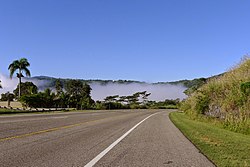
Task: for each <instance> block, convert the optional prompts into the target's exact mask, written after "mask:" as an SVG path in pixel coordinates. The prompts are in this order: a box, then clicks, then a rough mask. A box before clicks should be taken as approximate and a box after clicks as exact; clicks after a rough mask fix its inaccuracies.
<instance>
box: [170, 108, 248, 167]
mask: <svg viewBox="0 0 250 167" xmlns="http://www.w3.org/2000/svg"><path fill="white" fill-rule="evenodd" d="M170 119H171V120H172V121H173V123H174V124H175V125H176V126H177V127H178V128H179V129H180V130H181V131H182V132H183V134H184V135H185V136H186V137H187V138H189V139H190V140H191V141H192V142H193V143H194V144H195V145H196V146H197V147H198V148H199V149H200V150H201V152H202V153H204V154H205V155H206V156H207V157H208V158H209V159H210V160H212V161H213V162H214V163H215V164H216V165H217V166H219V167H223V166H232V167H235V166H240V167H241V166H243V167H244V166H248V167H249V166H250V135H244V134H241V133H235V132H232V131H229V130H225V129H223V128H221V127H218V126H216V125H214V124H210V123H207V122H199V121H197V120H192V119H190V118H189V117H188V116H187V115H186V114H184V113H180V112H172V113H170Z"/></svg>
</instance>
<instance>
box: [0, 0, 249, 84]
mask: <svg viewBox="0 0 250 167" xmlns="http://www.w3.org/2000/svg"><path fill="white" fill-rule="evenodd" d="M249 9H250V1H249V0H53V1H52V0H0V73H3V74H8V70H7V67H8V65H9V64H10V63H11V62H12V61H13V60H15V59H19V58H21V57H26V58H27V59H28V60H29V61H30V63H31V67H30V70H31V73H32V75H33V76H38V75H47V76H53V77H61V78H82V79H114V80H116V79H132V80H140V81H149V82H157V81H173V80H180V79H192V78H196V77H208V76H212V75H215V74H219V73H222V72H224V71H226V70H227V69H228V68H230V67H231V66H233V65H235V64H236V63H238V62H239V61H240V59H241V58H242V57H243V56H244V55H246V54H249V52H250V10H249Z"/></svg>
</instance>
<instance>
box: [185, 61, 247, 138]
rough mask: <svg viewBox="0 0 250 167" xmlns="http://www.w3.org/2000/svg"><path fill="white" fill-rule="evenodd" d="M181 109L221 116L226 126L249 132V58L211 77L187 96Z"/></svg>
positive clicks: (190, 113) (192, 114) (197, 113)
mask: <svg viewBox="0 0 250 167" xmlns="http://www.w3.org/2000/svg"><path fill="white" fill-rule="evenodd" d="M181 109H182V110H183V111H185V112H186V113H188V114H189V115H191V116H192V117H196V116H198V115H207V116H212V117H217V118H219V119H220V120H221V121H222V123H223V126H224V127H225V128H227V129H230V130H233V131H236V132H242V133H247V134H250V121H249V118H250V58H249V57H244V58H243V59H242V61H241V62H240V63H239V64H238V65H236V66H235V67H233V68H231V69H230V70H229V71H228V72H226V73H225V74H224V75H222V76H220V77H218V78H213V79H211V80H209V81H208V82H207V83H206V84H204V85H203V86H202V87H200V88H199V89H198V90H197V91H196V92H194V93H193V94H192V95H190V96H189V97H188V99H186V100H185V101H184V102H183V103H182V106H181Z"/></svg>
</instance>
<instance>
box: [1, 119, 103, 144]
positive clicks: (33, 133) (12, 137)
mask: <svg viewBox="0 0 250 167" xmlns="http://www.w3.org/2000/svg"><path fill="white" fill-rule="evenodd" d="M104 119H107V118H103V119H98V120H92V121H88V122H81V123H77V124H72V125H66V126H62V127H56V128H51V129H46V130H41V131H37V132H31V133H26V134H22V135H18V136H11V137H6V138H1V139H0V142H2V141H7V140H12V139H18V138H24V137H28V136H33V135H38V134H42V133H48V132H53V131H57V130H61V129H68V128H73V127H76V126H80V125H83V124H87V123H91V122H97V121H100V120H104Z"/></svg>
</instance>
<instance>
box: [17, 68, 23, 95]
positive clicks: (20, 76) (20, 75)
mask: <svg viewBox="0 0 250 167" xmlns="http://www.w3.org/2000/svg"><path fill="white" fill-rule="evenodd" d="M21 78H22V74H21V69H19V92H18V98H19V99H20V97H21V82H22V81H21Z"/></svg>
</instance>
